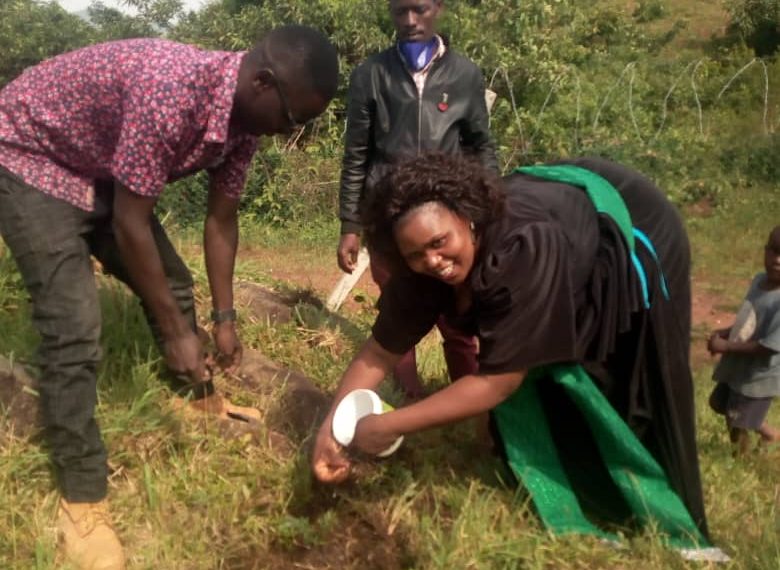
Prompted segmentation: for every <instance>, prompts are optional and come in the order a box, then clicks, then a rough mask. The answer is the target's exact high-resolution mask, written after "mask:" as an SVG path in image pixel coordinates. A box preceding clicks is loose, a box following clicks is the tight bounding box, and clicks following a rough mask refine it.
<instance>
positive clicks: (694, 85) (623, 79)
mask: <svg viewBox="0 0 780 570" xmlns="http://www.w3.org/2000/svg"><path fill="white" fill-rule="evenodd" d="M709 61H710V60H709V59H708V58H701V59H698V60H696V61H691V62H689V63H688V64H686V65H685V67H684V68H683V69H682V71H680V73H678V74H677V75H676V76H675V77H674V79H673V81H672V83H671V85H670V86H669V89H668V90H667V91H666V93H665V95H664V98H663V100H662V103H661V109H660V119H659V123H658V127H657V128H655V129H654V132H652V133H650V134H647V133H643V132H642V129H641V127H640V121H639V120H638V118H637V108H636V105H637V103H636V96H635V83H636V80H637V68H638V65H639V62H638V61H632V62H630V63H628V64H627V65H626V66H625V67H624V68H623V69H622V71H621V72H620V73H619V75H618V76H617V78H616V79H615V81H614V82H612V84H611V85H610V86H609V87H608V88H607V90H606V93H605V94H604V95H603V97H600V98H598V105H597V107H596V111H595V113H594V115H593V120H592V121H590V124H589V128H590V130H591V131H592V132H594V133H595V132H596V131H597V129H598V127H599V125H600V121H601V119H602V116H603V114H604V112H605V111H606V110H607V109H608V108H609V107H610V104H616V103H617V100H618V94H619V93H620V88H621V86H623V87H625V106H626V109H627V113H628V117H629V119H630V121H631V125H632V128H633V131H634V133H635V134H636V136H637V138H638V139H639V140H640V141H641V142H642V144H644V145H645V146H646V147H648V148H652V147H654V146H655V145H656V144H657V143H658V142H659V138H660V137H661V135H662V133H663V132H664V129H665V127H666V126H667V122H668V119H669V116H670V111H669V108H670V103H671V101H672V98H673V96H674V95H675V94H679V91H680V87H681V85H682V84H683V83H684V82H685V80H686V79H687V83H688V84H689V85H690V90H691V94H692V97H693V101H694V106H695V112H696V119H697V128H698V129H697V130H698V134H699V136H702V137H705V136H707V133H706V132H705V108H704V105H703V103H702V97H701V90H700V83H699V82H698V81H697V74H698V73H699V71H700V69H701V67H702V66H703V65H704V64H706V63H708V62H709ZM753 67H759V68H760V70H761V73H762V77H763V98H762V106H763V110H762V124H761V131H762V134H764V135H767V136H768V135H770V134H772V133H773V132H774V131H775V130H776V126H777V125H776V124H772V125H770V118H769V116H770V100H771V98H770V95H771V92H770V77H769V68H768V67H767V65H766V62H765V61H764V60H762V59H761V58H753V59H751V60H750V61H748V62H746V63H745V64H744V65H742V67H740V68H739V70H738V71H736V72H735V73H734V74H733V75H732V76H731V77H729V79H728V80H727V81H725V82H724V83H723V85H722V87H721V88H720V90H719V91H718V93H717V95H716V96H715V98H714V99H713V102H712V103H711V104H710V105H708V107H707V108H708V109H714V108H716V107H717V106H718V105H719V104H720V103H721V100H722V99H723V98H724V96H725V95H726V93H727V92H728V91H729V90H730V89H731V88H732V87H733V86H734V85H735V83H736V82H737V80H738V79H740V78H741V77H742V76H743V75H744V74H745V73H746V72H747V71H748V70H750V69H751V68H753ZM584 80H585V79H584V78H583V77H582V74H581V72H580V71H579V70H578V69H576V68H574V67H569V68H567V69H566V70H565V72H564V73H562V74H560V75H559V76H558V77H557V78H556V79H555V80H554V81H553V83H552V85H551V86H550V88H549V90H548V91H547V95H546V97H545V99H544V101H543V102H542V104H541V106H540V108H539V110H538V112H536V113H533V112H528V113H526V115H531V116H533V115H535V119H534V120H532V121H531V120H530V119H524V118H523V116H524V114H523V113H521V110H520V106H519V104H518V101H517V97H516V89H515V85H514V84H513V81H512V78H511V77H510V74H509V72H508V71H507V69H506V68H504V67H498V68H496V70H495V71H494V72H493V73H492V75H491V76H490V81H489V82H488V89H491V90H493V89H494V88H497V87H498V85H499V83H500V82H503V84H504V87H505V88H506V90H507V93H508V102H509V105H510V109H511V115H512V117H513V120H514V121H515V126H516V128H517V132H518V137H519V139H520V144H519V147H520V149H521V151H520V152H521V153H522V155H523V157H524V158H525V159H527V158H528V156H529V155H530V154H532V149H533V145H534V142H535V141H536V139H537V136H538V135H539V134H540V133H541V132H542V130H543V128H544V118H545V114H546V112H547V111H548V108H549V106H550V104H551V101H552V99H553V96H554V95H555V94H556V93H557V92H560V91H562V90H563V89H564V88H565V86H566V85H567V84H573V87H572V88H573V89H574V94H575V119H574V126H573V138H572V140H573V143H574V148H575V149H579V148H580V146H581V145H580V143H581V141H582V140H583V131H584V129H585V128H587V127H586V125H584V119H583V115H584V114H585V113H584V110H583V104H582V94H583V82H584ZM526 111H529V110H528V109H526ZM528 132H530V136H526V133H528ZM515 154H516V153H515ZM513 160H514V156H510V157H507V165H508V164H511V163H512V162H513Z"/></svg>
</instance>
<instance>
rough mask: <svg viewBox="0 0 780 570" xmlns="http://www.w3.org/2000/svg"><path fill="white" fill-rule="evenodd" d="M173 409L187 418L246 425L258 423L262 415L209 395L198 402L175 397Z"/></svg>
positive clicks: (216, 395) (254, 410)
mask: <svg viewBox="0 0 780 570" xmlns="http://www.w3.org/2000/svg"><path fill="white" fill-rule="evenodd" d="M173 405H174V408H175V409H177V410H180V411H182V412H184V413H185V414H186V415H189V416H201V417H202V416H204V415H205V416H213V417H215V418H217V419H220V420H238V421H243V422H247V423H255V422H259V421H260V420H261V419H262V417H263V416H262V414H261V413H260V411H259V410H256V409H255V408H248V407H245V406H236V405H235V404H233V403H231V402H230V401H229V400H228V399H227V398H225V397H224V396H222V395H220V394H216V393H215V394H211V395H210V396H206V397H205V398H200V399H198V400H187V399H185V398H179V397H175V398H174V399H173Z"/></svg>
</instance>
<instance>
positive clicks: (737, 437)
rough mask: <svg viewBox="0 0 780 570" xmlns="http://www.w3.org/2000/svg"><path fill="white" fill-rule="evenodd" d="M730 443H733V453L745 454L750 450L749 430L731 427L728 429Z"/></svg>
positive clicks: (737, 454)
mask: <svg viewBox="0 0 780 570" xmlns="http://www.w3.org/2000/svg"><path fill="white" fill-rule="evenodd" d="M729 437H730V438H731V443H733V444H734V455H736V456H741V455H745V454H746V453H747V452H748V451H749V450H750V432H749V431H748V430H746V429H742V428H738V427H732V428H730V429H729Z"/></svg>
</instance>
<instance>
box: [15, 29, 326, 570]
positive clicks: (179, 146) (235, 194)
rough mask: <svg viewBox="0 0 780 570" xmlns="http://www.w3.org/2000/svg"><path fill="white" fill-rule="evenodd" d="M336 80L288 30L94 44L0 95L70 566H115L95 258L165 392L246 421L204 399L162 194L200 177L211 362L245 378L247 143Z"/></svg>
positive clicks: (187, 288) (18, 256) (187, 279)
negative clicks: (155, 349) (123, 286)
mask: <svg viewBox="0 0 780 570" xmlns="http://www.w3.org/2000/svg"><path fill="white" fill-rule="evenodd" d="M337 82H338V60H337V55H336V51H335V48H334V47H333V46H332V45H331V44H330V42H329V41H328V40H327V38H325V37H324V36H323V35H322V34H320V33H319V32H317V31H315V30H312V29H310V28H306V27H303V26H285V27H282V28H277V29H275V30H273V31H271V32H269V33H268V34H267V35H266V36H265V37H264V38H263V39H262V40H261V41H260V42H259V43H258V44H257V45H256V46H255V47H254V48H253V49H252V50H251V51H249V52H240V53H232V52H220V51H204V50H200V49H197V48H195V47H193V46H187V45H182V44H177V43H173V42H169V41H164V40H151V39H143V40H130V41H121V42H113V43H106V44H101V45H95V46H92V47H87V48H84V49H81V50H78V51H75V52H71V53H67V54H64V55H61V56H59V57H55V58H53V59H51V60H48V61H44V62H43V63H41V64H39V65H37V66H35V67H32V68H30V69H28V70H27V71H25V72H24V73H23V74H22V75H21V76H20V77H18V78H17V79H16V80H15V81H13V82H12V83H10V84H9V85H7V86H6V87H5V88H4V89H3V90H2V91H0V234H2V237H3V239H4V240H5V242H6V243H7V245H8V247H9V249H10V251H11V253H12V255H13V257H14V259H15V260H16V263H17V265H18V267H19V270H20V272H21V274H22V277H23V279H24V282H25V285H26V287H27V290H28V291H29V294H30V296H31V298H32V307H33V311H32V318H33V321H34V324H35V326H36V328H37V330H38V332H39V333H40V336H41V345H40V351H39V354H40V361H41V362H40V364H41V376H40V386H39V391H40V401H41V409H42V418H43V422H44V427H45V434H46V439H47V442H48V444H49V446H50V448H51V457H52V461H53V463H54V466H55V472H56V474H57V479H58V484H59V488H60V490H61V493H62V501H61V504H60V514H59V522H58V525H59V529H60V531H61V533H62V535H63V538H64V547H65V554H66V556H67V558H68V559H69V560H70V561H71V562H73V563H75V565H76V566H78V567H80V568H101V569H115V568H124V554H123V552H122V547H121V545H120V543H119V540H118V539H117V537H116V534H115V533H114V531H113V529H112V527H111V523H110V519H109V517H108V512H107V506H106V501H105V497H106V486H107V483H106V478H107V467H106V462H107V454H106V451H105V448H104V446H103V442H102V440H101V437H100V432H99V429H98V426H97V424H96V422H95V418H94V406H95V402H96V390H95V383H96V370H97V365H98V361H99V359H100V344H99V339H100V309H99V304H98V295H97V290H96V286H95V282H94V276H93V272H92V264H91V260H90V256H91V255H93V256H95V257H96V258H97V259H98V260H99V261H100V262H101V263H102V264H103V267H104V268H105V269H106V271H107V272H109V273H111V274H113V275H115V276H116V277H118V278H119V279H121V280H122V281H124V282H126V283H127V284H128V285H129V286H130V287H131V288H132V290H133V291H134V292H135V293H136V294H137V295H138V296H139V297H140V298H141V300H142V302H143V306H144V310H145V312H146V315H147V319H148V321H149V323H150V325H151V327H152V330H153V332H154V334H155V338H156V340H157V341H158V344H159V346H160V349H161V351H162V353H163V355H164V357H165V361H166V364H167V365H168V367H169V368H170V369H171V370H172V371H174V372H175V374H176V378H177V379H178V384H177V385H176V386H175V388H176V389H177V391H178V392H179V393H180V394H182V395H186V396H189V397H191V398H193V399H194V401H193V405H194V406H193V407H195V408H197V409H200V410H204V411H211V412H216V413H218V414H220V415H222V416H223V417H228V416H235V415H241V414H251V412H253V411H254V410H247V409H241V408H237V407H235V406H232V405H230V404H229V403H228V402H227V401H226V400H224V399H223V398H221V397H220V396H219V395H217V394H215V393H214V388H213V385H212V384H211V382H210V380H209V375H208V373H207V369H206V365H205V362H204V357H203V350H202V346H201V342H200V340H199V338H198V336H197V329H196V321H195V311H194V302H193V293H192V285H193V282H192V277H191V275H190V272H189V271H188V269H187V267H186V266H185V265H184V263H183V261H182V260H181V258H180V257H179V256H178V255H177V253H176V251H175V250H174V248H173V246H172V244H171V242H170V241H169V240H168V238H167V236H166V235H165V231H164V230H163V228H162V226H161V225H160V223H159V221H158V220H157V219H156V218H155V216H154V213H153V210H154V206H155V203H156V201H157V199H158V197H159V195H160V193H161V192H162V191H163V188H164V186H165V184H166V183H167V182H169V181H172V180H176V179H178V178H182V177H184V176H188V175H190V174H192V173H194V172H196V171H199V170H204V169H205V170H206V171H207V172H208V174H209V177H210V187H209V196H208V209H207V212H206V220H205V231H204V254H205V261H206V267H207V272H208V278H209V284H210V287H211V294H212V306H213V311H212V320H213V321H214V323H215V325H214V340H215V344H216V347H217V350H218V351H219V353H220V355H221V359H220V360H221V361H222V362H226V363H227V366H233V367H234V366H236V365H238V363H239V360H240V357H241V344H240V342H239V339H238V337H237V334H236V328H235V311H234V310H233V288H232V280H233V268H234V263H235V255H236V248H237V244H238V225H237V208H238V198H239V196H240V194H241V191H242V188H243V185H244V181H245V179H246V172H247V168H248V166H249V164H250V161H251V159H252V155H253V153H254V152H255V148H256V145H257V138H258V137H259V136H260V135H272V134H275V133H287V132H291V131H292V130H293V129H295V128H296V127H297V126H298V125H299V124H303V123H305V122H306V121H308V120H310V119H312V118H314V117H316V116H317V115H319V114H320V113H321V112H322V111H323V110H324V109H325V108H326V106H327V105H328V103H329V101H330V100H331V98H332V97H333V95H334V93H335V90H336V86H337ZM255 413H256V411H255Z"/></svg>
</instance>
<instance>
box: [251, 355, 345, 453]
mask: <svg viewBox="0 0 780 570" xmlns="http://www.w3.org/2000/svg"><path fill="white" fill-rule="evenodd" d="M237 378H238V379H239V381H240V382H241V384H242V386H243V387H244V388H247V389H249V390H251V391H253V392H255V393H258V394H267V395H268V394H279V398H278V400H277V401H278V405H277V406H276V407H275V408H274V409H272V410H269V411H268V413H267V415H266V424H267V426H268V428H269V429H270V430H272V431H273V432H276V433H279V434H284V435H286V436H288V437H290V438H292V439H294V440H297V441H301V440H303V439H304V438H305V437H306V436H308V435H309V434H310V433H311V432H312V430H314V429H316V428H317V426H319V424H320V423H321V422H322V420H323V419H324V418H325V414H326V413H327V411H328V407H329V406H330V398H329V397H328V396H327V395H325V393H324V392H322V391H321V390H320V389H319V388H317V387H316V386H315V385H314V383H313V382H312V381H311V380H310V379H309V378H307V377H306V376H304V375H303V374H301V373H299V372H296V371H295V370H291V369H289V368H285V367H283V366H279V365H278V364H276V363H275V362H273V361H271V360H269V359H268V358H266V357H265V356H263V354H262V353H260V352H258V351H256V350H247V351H245V354H244V357H243V359H242V363H241V368H240V370H239V372H238V375H237Z"/></svg>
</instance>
